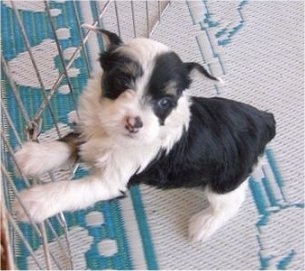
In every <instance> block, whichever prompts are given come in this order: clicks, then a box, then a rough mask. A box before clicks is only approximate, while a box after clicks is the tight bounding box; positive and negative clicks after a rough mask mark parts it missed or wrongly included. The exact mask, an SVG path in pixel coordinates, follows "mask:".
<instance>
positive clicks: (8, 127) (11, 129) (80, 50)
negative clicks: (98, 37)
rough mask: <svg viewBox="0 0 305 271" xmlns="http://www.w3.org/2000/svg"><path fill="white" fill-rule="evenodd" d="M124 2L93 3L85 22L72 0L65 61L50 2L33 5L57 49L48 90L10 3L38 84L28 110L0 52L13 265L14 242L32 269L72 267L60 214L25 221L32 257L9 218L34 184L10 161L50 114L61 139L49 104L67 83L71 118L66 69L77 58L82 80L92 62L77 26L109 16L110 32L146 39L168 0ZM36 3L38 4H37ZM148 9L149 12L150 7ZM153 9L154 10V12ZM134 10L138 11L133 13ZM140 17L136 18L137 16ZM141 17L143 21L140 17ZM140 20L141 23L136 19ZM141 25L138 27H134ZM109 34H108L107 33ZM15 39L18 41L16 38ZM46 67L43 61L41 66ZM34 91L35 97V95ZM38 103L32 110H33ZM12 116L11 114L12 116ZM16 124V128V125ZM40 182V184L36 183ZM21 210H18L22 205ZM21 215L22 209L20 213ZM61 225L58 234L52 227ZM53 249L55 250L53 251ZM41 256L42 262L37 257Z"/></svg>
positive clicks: (86, 35) (73, 96)
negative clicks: (71, 37)
mask: <svg viewBox="0 0 305 271" xmlns="http://www.w3.org/2000/svg"><path fill="white" fill-rule="evenodd" d="M124 2H125V1H116V0H108V1H94V5H95V7H96V9H97V11H96V12H97V16H95V17H94V18H93V21H90V22H85V21H84V18H83V16H82V14H81V13H80V5H81V4H80V3H79V2H78V1H72V4H71V7H72V8H71V9H72V13H73V17H74V22H73V23H74V24H75V25H76V30H77V34H78V37H79V41H78V46H76V47H75V51H73V52H72V53H71V55H70V57H69V59H67V58H66V57H65V56H64V52H63V49H62V46H61V41H60V38H59V37H58V32H57V31H56V23H55V20H54V14H53V13H52V8H51V6H50V5H51V3H50V2H49V1H45V0H44V1H42V2H39V5H42V7H44V13H45V15H46V18H47V20H48V23H47V25H46V27H47V28H48V29H49V31H50V35H51V37H50V38H51V39H52V40H54V44H55V46H56V49H57V51H58V63H60V66H61V67H60V69H59V70H58V76H57V77H56V78H55V80H54V82H52V83H51V85H50V86H49V87H46V84H45V82H44V78H43V76H42V71H41V67H40V66H39V65H38V62H37V57H36V56H35V54H34V52H33V50H32V46H33V45H32V44H31V35H32V33H31V31H28V27H29V26H28V25H25V21H24V16H22V12H21V11H20V10H19V9H18V5H17V4H16V1H11V8H12V16H14V21H15V22H16V29H18V30H16V31H17V35H18V36H20V40H21V41H22V43H23V46H24V48H25V50H26V53H27V55H28V57H29V63H31V65H32V66H33V74H34V76H35V77H36V81H37V82H38V86H39V89H40V90H41V91H40V92H39V93H40V96H39V99H37V101H36V108H35V110H34V112H29V110H28V107H27V104H26V102H31V100H27V101H25V100H24V99H23V98H22V95H21V94H22V93H21V90H20V86H19V85H18V82H16V81H15V80H14V74H13V73H14V72H12V71H11V69H10V65H9V64H10V63H9V62H10V59H8V58H6V57H5V55H6V54H5V52H1V64H2V65H1V66H2V78H4V81H5V86H6V87H5V88H3V90H2V87H1V96H2V98H3V99H1V123H2V127H1V129H0V135H1V158H2V160H1V176H2V178H1V189H2V191H3V195H4V199H3V200H2V201H1V204H2V210H3V212H4V213H5V214H6V215H5V217H6V221H5V223H7V225H8V229H9V240H10V243H9V244H8V246H9V247H10V248H11V249H10V250H11V251H12V253H13V255H12V259H13V260H14V261H15V266H17V261H18V259H17V258H18V254H19V253H20V252H19V251H18V249H15V243H16V242H20V243H22V245H23V247H24V248H25V249H26V251H27V254H28V255H29V256H28V257H30V258H31V262H32V263H33V268H35V269H40V270H44V269H49V270H52V269H59V270H61V269H71V270H73V269H74V259H73V251H72V248H71V244H70V236H69V229H68V225H67V223H66V221H65V217H64V215H63V214H59V215H57V216H56V217H54V218H52V220H49V219H48V220H46V221H44V222H43V223H41V224H35V223H34V222H33V221H31V220H30V224H29V225H28V227H29V228H30V229H31V230H32V233H33V234H34V235H35V236H37V238H38V239H39V242H40V244H41V247H42V249H43V256H42V257H41V256H39V257H38V256H37V254H36V251H35V249H34V248H33V246H32V245H31V242H30V241H29V237H28V236H27V234H26V233H25V232H24V227H23V225H21V224H20V223H19V222H18V221H16V219H15V215H14V213H13V209H12V205H13V201H14V200H17V201H20V204H21V205H23V204H22V200H21V199H20V198H19V197H18V191H19V190H20V189H21V188H23V187H29V186H31V185H33V184H34V183H35V182H33V180H30V179H27V178H26V177H25V176H24V175H23V174H22V172H21V171H20V168H19V167H18V165H17V163H16V160H15V159H14V151H15V150H16V148H17V147H20V146H21V144H22V142H23V141H25V140H29V139H30V140H34V141H39V134H40V132H41V129H43V128H41V125H42V127H43V118H44V116H45V115H46V114H47V115H48V116H50V120H51V121H50V122H51V125H52V127H53V128H54V131H55V134H56V135H55V136H56V138H60V137H61V136H63V131H62V130H61V128H60V126H59V122H60V121H59V119H60V116H59V115H58V109H57V108H56V106H54V98H55V97H56V95H57V94H58V89H59V87H60V85H61V84H63V82H65V84H66V85H67V89H68V90H67V91H68V95H69V96H68V97H69V99H70V101H71V105H72V107H73V109H74V110H75V111H76V114H77V93H76V91H75V89H74V88H73V84H72V79H71V78H70V75H69V70H70V69H71V68H72V67H73V65H75V63H76V61H77V60H78V58H81V59H82V61H83V66H84V69H83V70H84V73H85V75H84V76H85V77H87V78H88V77H89V76H90V72H91V69H92V67H93V64H92V61H93V58H92V56H91V54H90V53H91V52H90V48H89V47H90V46H89V44H88V43H89V39H90V38H91V37H92V35H94V33H93V31H91V30H85V29H83V28H82V27H81V26H82V24H83V23H90V25H92V26H94V27H95V26H100V27H101V26H103V20H104V18H105V16H107V15H108V14H112V15H113V16H114V17H113V18H114V19H113V23H114V24H115V25H116V31H117V33H118V34H119V35H122V34H124V33H125V32H126V31H127V32H128V35H129V36H130V37H136V36H146V37H150V36H151V35H152V33H153V32H154V31H155V29H156V26H157V25H158V24H159V23H160V22H161V18H162V16H163V14H164V12H165V11H166V9H167V8H168V7H169V5H170V1H157V0H156V1H152V2H151V3H149V2H145V5H143V1H142V4H141V1H130V2H128V3H127V5H126V3H125V4H124ZM37 5H38V4H37ZM122 5H124V8H126V7H127V6H128V8H129V9H130V18H129V20H130V25H128V29H127V27H126V26H125V25H124V20H126V18H123V15H124V14H123V12H121V11H122V10H121V9H120V7H122ZM152 5H154V8H151V6H152ZM156 7H157V8H156ZM139 11H140V12H139ZM140 13H141V14H140ZM143 16H144V17H143ZM141 20H142V21H141ZM140 22H141V25H139V24H140ZM139 26H140V28H141V27H143V29H145V33H143V31H142V32H141V31H140V28H139ZM113 31H114V30H113ZM18 38H19V37H18ZM97 53H98V52H97ZM46 64H49V63H46ZM36 94H37V93H35V95H36ZM8 95H10V97H12V98H13V99H14V102H15V104H16V108H14V110H12V109H11V108H10V104H9V103H8V102H7V101H6V97H7V96H8ZM37 103H38V106H37ZM13 114H15V115H13ZM16 120H18V124H17V123H16ZM72 171H73V169H71V173H70V174H72V175H73V174H74V173H75V170H74V171H73V172H72ZM47 179H48V181H55V179H56V177H55V176H54V174H53V173H52V172H50V173H49V174H48V176H47ZM37 182H40V180H37ZM23 207H24V206H23ZM25 213H27V210H25ZM54 223H56V225H57V227H58V225H59V227H61V229H60V231H59V232H60V234H59V233H58V230H57V229H56V228H55V226H54ZM51 239H52V242H53V245H54V246H50V240H51ZM54 247H56V249H54ZM58 251H60V254H61V255H62V256H63V257H64V258H65V260H64V261H62V260H61V259H59V258H58V257H57V253H58ZM42 258H43V259H42Z"/></svg>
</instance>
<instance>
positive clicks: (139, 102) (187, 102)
mask: <svg viewBox="0 0 305 271" xmlns="http://www.w3.org/2000/svg"><path fill="white" fill-rule="evenodd" d="M93 30H96V29H93ZM98 31H99V32H100V33H102V34H103V35H104V36H105V37H107V39H108V43H109V45H108V48H107V50H106V51H105V52H103V53H102V54H101V55H100V58H99V62H100V64H101V67H102V69H101V70H100V71H97V72H95V74H94V75H93V77H92V78H91V79H89V82H88V85H87V87H86V89H85V90H84V92H83V94H82V95H81V97H80V101H79V106H78V113H79V118H80V119H79V124H78V125H79V132H75V133H71V134H68V135H67V136H65V137H63V138H62V139H60V140H58V141H55V142H50V143H42V144H38V143H35V142H27V143H25V144H24V145H23V146H22V148H21V149H20V150H19V151H17V152H16V153H15V158H16V161H17V163H18V165H19V167H20V169H21V171H22V172H23V173H24V174H25V175H26V176H30V177H36V176H39V175H41V174H43V173H45V172H47V171H50V170H53V169H55V168H57V167H59V166H60V165H62V164H64V163H66V162H67V161H69V160H71V159H73V158H75V157H79V159H80V160H82V161H83V162H85V163H86V164H87V165H89V166H90V167H91V174H90V175H89V176H87V177H84V178H82V179H80V180H77V181H71V180H64V181H59V182H55V183H48V184H45V185H37V186H34V187H32V188H30V189H28V190H25V191H22V192H21V193H20V194H19V196H20V198H21V200H22V203H23V205H24V206H25V207H26V209H27V212H28V215H29V216H30V218H31V219H32V220H33V221H35V222H41V221H43V220H44V219H46V218H48V217H51V216H53V215H55V214H56V213H58V212H62V211H73V210H77V209H82V208H86V207H88V206H90V205H92V204H94V203H95V202H97V201H105V200H110V199H113V198H117V197H120V196H122V195H124V194H125V192H126V190H127V189H128V187H129V186H130V185H134V184H139V183H146V184H149V185H153V186H156V187H158V188H162V189H168V188H181V187H184V188H195V187H196V188H198V189H202V191H205V193H206V195H207V199H208V201H209V204H210V205H209V207H208V208H207V209H205V210H203V211H201V212H200V213H198V214H195V215H194V216H193V217H191V219H190V225H189V234H190V237H191V238H192V239H193V240H196V241H204V240H206V239H207V238H208V237H210V236H211V235H212V234H213V233H214V232H215V231H216V230H217V229H218V228H219V227H220V226H221V225H223V224H224V223H225V222H226V221H227V220H228V219H230V218H231V217H233V216H234V215H235V214H236V213H237V211H238V209H239V208H240V206H241V204H242V202H243V200H244V198H245V189H246V186H247V182H246V180H247V178H248V176H249V174H250V173H251V171H252V168H253V166H255V165H256V163H257V161H258V157H259V156H260V155H262V154H263V151H264V148H265V146H266V144H267V143H268V142H269V141H270V140H271V139H272V138H273V137H274V136H275V120H274V118H273V115H272V114H270V113H266V112H262V111H259V110H257V109H255V108H254V107H252V106H250V105H246V104H243V103H240V102H235V101H232V100H227V99H222V98H210V99H207V98H200V97H190V96H188V95H186V93H185V90H187V89H189V88H190V86H191V83H192V72H193V71H194V70H196V71H197V72H199V73H201V74H202V75H203V76H205V77H207V78H209V79H211V80H214V81H216V82H217V81H219V79H218V78H216V77H214V76H212V75H210V74H209V73H208V72H207V71H206V70H205V69H204V68H203V67H202V66H201V65H200V64H198V63H194V62H188V63H185V62H183V61H182V60H181V59H180V58H179V56H178V55H177V54H176V53H175V52H173V51H172V50H171V49H170V48H168V47H167V46H165V45H164V44H161V43H159V42H157V41H153V40H151V39H145V38H135V39H132V40H130V41H128V42H126V43H124V42H123V41H122V40H121V39H120V37H118V36H117V35H116V34H114V33H111V32H108V31H105V30H101V29H99V30H98ZM14 208H15V211H16V214H17V216H18V218H19V219H20V220H22V221H27V220H29V217H28V216H27V215H26V213H25V211H24V210H23V208H22V207H21V205H20V203H19V202H18V201H15V206H14Z"/></svg>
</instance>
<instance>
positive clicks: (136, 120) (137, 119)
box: [133, 117, 143, 128]
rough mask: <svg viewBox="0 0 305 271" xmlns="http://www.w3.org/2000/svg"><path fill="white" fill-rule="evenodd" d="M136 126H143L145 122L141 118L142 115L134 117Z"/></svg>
mask: <svg viewBox="0 0 305 271" xmlns="http://www.w3.org/2000/svg"><path fill="white" fill-rule="evenodd" d="M133 127H134V128H141V127H143V122H142V120H141V118H140V117H135V118H134V125H133Z"/></svg>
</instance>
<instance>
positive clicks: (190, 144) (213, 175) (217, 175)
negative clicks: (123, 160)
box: [130, 97, 275, 193]
mask: <svg viewBox="0 0 305 271" xmlns="http://www.w3.org/2000/svg"><path fill="white" fill-rule="evenodd" d="M191 115H192V116H191V121H190V125H189V128H188V130H187V131H185V132H184V134H183V135H182V137H181V139H180V141H179V142H177V143H176V144H175V145H174V147H173V148H172V150H171V151H170V152H169V153H168V154H165V152H164V151H162V150H161V154H160V155H159V156H158V157H157V158H156V159H155V160H154V161H152V162H151V163H150V165H149V166H148V167H147V168H146V169H145V170H144V171H143V172H141V173H140V174H138V175H134V176H133V177H132V178H131V180H130V185H132V184H137V183H142V182H143V183H147V184H150V185H154V186H157V187H159V188H180V187H205V186H206V185H208V186H209V187H210V188H211V189H212V191H214V192H217V193H227V192H230V191H233V190H234V189H235V188H237V187H238V186H239V185H240V184H241V183H242V182H243V181H244V180H245V179H246V178H247V177H248V176H249V174H250V173H251V171H252V167H253V166H254V165H255V164H256V163H257V160H258V157H259V156H260V155H261V154H262V153H263V151H264V148H265V145H266V144H267V143H268V142H269V141H270V140H271V139H272V138H273V137H274V136H275V120H274V118H273V115H272V114H270V113H266V112H263V111H259V110H257V109H256V108H254V107H252V106H250V105H246V104H243V103H239V102H235V101H231V100H227V99H221V98H211V99H206V98H197V97H194V98H193V104H192V106H191Z"/></svg>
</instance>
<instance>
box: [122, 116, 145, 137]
mask: <svg viewBox="0 0 305 271" xmlns="http://www.w3.org/2000/svg"><path fill="white" fill-rule="evenodd" d="M142 127H143V122H142V120H141V118H140V117H138V116H137V117H127V119H126V124H125V128H126V129H127V130H128V131H129V132H130V133H137V132H139V129H140V128H142Z"/></svg>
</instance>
